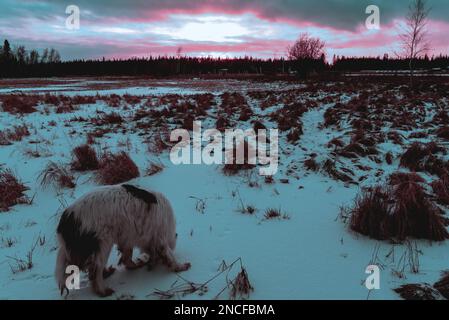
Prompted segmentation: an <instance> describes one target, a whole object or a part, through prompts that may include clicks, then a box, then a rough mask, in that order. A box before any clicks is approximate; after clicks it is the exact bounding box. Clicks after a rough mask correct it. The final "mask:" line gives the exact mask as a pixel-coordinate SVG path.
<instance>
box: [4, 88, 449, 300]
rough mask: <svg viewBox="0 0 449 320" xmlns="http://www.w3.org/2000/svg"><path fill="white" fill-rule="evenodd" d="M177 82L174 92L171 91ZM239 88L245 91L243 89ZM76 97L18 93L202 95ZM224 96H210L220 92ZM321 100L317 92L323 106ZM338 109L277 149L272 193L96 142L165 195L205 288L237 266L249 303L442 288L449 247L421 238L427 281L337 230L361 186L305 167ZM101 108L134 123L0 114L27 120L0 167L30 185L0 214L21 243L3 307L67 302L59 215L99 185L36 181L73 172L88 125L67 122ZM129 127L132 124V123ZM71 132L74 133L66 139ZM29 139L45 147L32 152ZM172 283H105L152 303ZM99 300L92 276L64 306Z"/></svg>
mask: <svg viewBox="0 0 449 320" xmlns="http://www.w3.org/2000/svg"><path fill="white" fill-rule="evenodd" d="M172 84H175V85H176V82H174V83H172ZM244 86H245V88H247V90H249V89H250V87H249V85H248V84H245V85H244ZM258 86H259V87H260V85H258ZM267 86H269V87H270V88H271V89H272V88H275V89H278V90H280V88H282V85H280V84H278V83H273V84H267ZM223 87H226V85H223ZM242 87H243V85H242ZM259 87H258V88H259ZM16 89H17V88H16ZM16 89H15V90H16ZM75 89H76V90H75ZM77 89H78V84H74V85H73V86H72V85H67V84H64V85H61V86H55V85H50V86H47V87H37V88H28V89H23V90H22V91H27V92H31V91H35V90H36V91H42V90H45V91H47V92H57V93H63V94H66V95H96V94H97V92H98V93H99V94H101V95H109V94H112V93H114V94H119V95H123V94H126V93H127V94H132V95H165V94H171V93H178V94H179V93H181V94H185V95H189V94H194V93H201V92H207V91H206V90H198V89H197V88H195V87H193V86H192V88H191V89H189V88H185V87H184V86H183V87H176V86H165V87H164V86H161V87H134V86H130V87H125V88H121V89H107V90H77ZM8 90H10V89H0V92H2V93H5V92H10V91H8ZM219 93H220V91H218V92H214V94H216V95H218V94H219ZM322 95H323V94H322V93H321V94H319V95H318V97H317V98H320V97H322ZM350 98H351V97H350V96H346V95H342V96H341V97H340V99H341V101H347V100H349V99H350ZM217 99H219V98H218V97H217ZM249 101H251V99H249ZM252 105H253V108H254V109H255V113H256V114H257V115H258V116H260V117H263V116H265V115H267V114H269V113H270V112H271V111H273V110H276V109H277V108H279V107H280V106H272V107H270V108H267V109H265V110H263V111H262V110H260V109H257V107H255V103H252ZM333 105H334V103H330V104H320V105H319V106H318V108H316V109H312V110H310V111H308V112H307V113H305V114H304V115H303V118H302V121H303V124H304V134H303V136H302V137H301V139H300V142H299V147H298V146H293V145H281V150H282V151H283V152H281V154H282V155H281V161H280V170H279V172H278V174H277V175H276V176H275V177H274V178H275V181H276V183H274V184H265V183H264V179H263V177H260V176H258V175H257V174H252V175H247V174H243V175H241V176H235V177H228V176H224V175H223V173H222V172H221V170H220V169H221V167H220V166H216V165H215V166H206V165H180V166H174V165H173V164H171V162H170V160H169V156H168V153H167V152H165V153H163V154H161V155H154V154H149V152H148V150H147V147H146V145H145V144H144V143H143V141H142V137H141V136H139V135H138V134H137V133H136V132H131V131H128V133H126V134H123V133H122V132H121V131H120V130H119V131H117V133H108V134H107V135H106V136H105V137H104V138H102V139H99V141H101V144H100V145H97V146H96V147H97V148H105V147H106V146H107V147H108V148H110V149H111V150H126V151H127V152H129V153H130V155H131V158H132V159H133V160H134V161H135V162H136V164H137V165H138V167H139V168H140V170H141V173H142V174H141V177H140V178H137V179H134V180H133V181H131V183H135V184H138V185H140V186H142V187H147V188H150V189H155V190H158V191H160V192H162V193H164V194H166V195H167V197H168V198H169V199H170V201H171V202H172V205H173V208H174V211H175V214H176V216H177V225H178V231H177V232H178V244H177V248H176V255H177V257H178V259H179V260H180V261H182V262H183V261H189V262H191V263H192V268H191V269H190V270H189V271H187V272H185V273H182V274H181V276H182V277H184V278H186V279H189V280H190V281H193V282H195V283H203V282H206V281H207V280H209V279H211V278H212V277H214V276H215V275H216V274H217V273H218V271H219V267H220V265H221V264H222V262H223V261H225V262H226V263H227V264H229V263H231V262H232V261H234V260H235V259H237V258H239V257H241V258H242V262H243V265H244V267H245V268H246V270H247V272H248V274H249V279H250V281H251V283H252V285H253V287H254V288H255V290H254V292H253V293H252V294H251V295H250V298H251V299H362V300H363V299H367V298H368V297H369V299H398V296H397V294H396V293H394V292H393V291H392V288H396V287H398V286H399V285H401V284H405V283H410V282H429V283H433V282H434V281H436V280H438V278H439V276H440V272H441V271H442V270H444V269H445V268H447V267H448V266H447V257H448V252H449V246H448V243H447V242H444V243H441V244H435V243H433V244H430V243H429V242H426V241H417V242H416V243H417V245H418V247H419V250H421V251H422V255H420V273H419V274H413V273H411V272H409V267H408V266H407V265H406V264H405V262H401V259H400V257H401V256H402V255H404V254H406V253H407V247H406V246H404V245H399V244H391V243H388V242H379V241H375V240H371V239H368V238H366V237H363V236H358V235H356V234H354V233H352V232H350V231H349V230H348V228H347V226H346V225H345V224H344V223H342V221H341V219H339V217H338V216H339V212H340V208H341V207H342V206H348V205H350V204H351V203H352V201H353V199H354V198H355V196H356V195H357V194H358V193H359V191H360V188H361V186H355V185H346V184H344V183H342V182H338V181H335V180H333V179H331V178H330V177H328V176H326V175H325V174H323V173H322V172H316V173H314V172H307V171H306V170H305V169H304V168H303V165H302V162H303V161H304V160H305V159H307V158H308V155H310V153H312V152H314V153H317V154H318V159H320V160H322V159H324V158H325V157H326V154H327V153H328V148H327V147H326V144H327V143H328V142H329V140H331V139H332V138H334V137H339V136H340V135H342V132H337V131H335V130H332V129H330V128H326V129H322V128H319V125H320V124H321V122H322V121H323V115H324V112H325V111H326V109H327V108H329V107H331V106H333ZM41 110H43V106H42V107H41ZM96 110H100V111H112V110H113V111H118V112H120V113H122V114H123V115H125V116H127V117H128V116H129V115H130V114H131V112H132V110H131V111H130V110H124V109H123V108H120V109H113V108H111V107H108V106H106V105H105V104H104V103H102V102H100V101H99V102H97V103H96V104H94V105H83V106H81V107H80V109H79V110H77V111H74V112H73V113H63V114H56V113H54V112H50V113H49V114H45V113H44V112H36V113H32V114H29V115H25V116H17V115H11V114H8V113H5V112H1V113H0V128H1V130H4V129H7V128H11V127H12V126H13V125H15V124H22V123H26V124H27V125H28V126H29V128H30V132H31V136H30V137H25V138H24V140H23V141H21V142H15V143H14V144H13V145H9V146H1V147H0V150H1V152H0V164H1V167H3V168H11V169H12V170H13V171H14V172H15V173H16V174H17V175H18V176H19V177H20V178H21V179H22V181H23V182H24V183H25V184H26V185H27V186H29V187H30V190H29V191H28V192H27V194H28V195H29V196H30V197H32V198H33V202H32V204H31V205H16V206H14V207H13V208H12V209H11V211H9V212H5V213H0V239H6V238H12V239H15V240H16V241H17V242H16V243H15V244H14V245H13V246H12V247H9V248H8V247H1V248H0V299H61V297H60V295H59V291H58V289H57V286H56V283H55V280H54V278H53V270H54V265H55V258H56V257H55V254H56V246H57V242H56V239H55V238H56V237H55V229H56V225H57V223H58V214H59V213H60V212H61V209H62V208H63V207H65V206H66V205H67V204H69V203H71V202H72V201H74V200H75V199H76V198H77V197H79V196H81V195H82V194H84V193H86V192H88V191H89V190H91V189H92V188H94V187H95V186H96V183H95V180H94V179H93V174H92V173H86V174H76V177H77V186H76V188H75V189H74V190H62V191H57V190H56V189H54V188H52V187H48V188H43V187H42V186H40V184H39V181H38V176H39V173H40V172H41V170H42V169H43V168H44V167H45V166H46V164H47V163H48V161H50V160H52V161H56V162H62V163H66V164H67V163H70V159H71V155H70V152H71V150H72V149H73V148H74V147H75V146H77V145H79V144H81V143H84V141H85V135H84V134H85V133H86V130H87V127H85V126H86V124H84V123H79V122H70V125H71V126H66V125H65V121H66V120H69V119H72V118H73V117H74V116H83V117H86V118H88V117H90V116H93V115H94V114H95V111H96ZM52 120H55V121H56V124H57V125H56V126H55V127H52V126H49V125H48V123H49V122H50V121H52ZM127 125H129V126H132V124H131V123H128V124H127ZM73 130H75V132H76V134H74V135H72V134H69V133H70V132H72V131H73ZM125 139H129V141H130V142H131V146H130V149H127V147H125V146H123V145H122V144H120V143H119V142H121V141H124V140H125ZM30 140H37V141H38V142H39V143H38V144H30V143H29V142H30ZM284 141H285V140H284ZM379 148H380V149H381V150H382V151H383V152H386V151H389V150H393V151H394V152H399V151H400V150H399V149H397V150H395V148H398V147H397V146H396V145H393V144H390V143H388V142H387V143H384V144H380V145H379ZM27 149H32V150H37V151H39V152H40V153H41V154H42V156H41V157H39V158H30V157H29V156H28V155H27V154H26V150H27ZM152 160H156V161H161V162H162V163H163V164H164V166H165V168H164V170H163V171H162V172H161V173H159V174H156V175H154V176H150V177H148V176H143V173H144V170H145V168H147V166H148V163H149V162H150V161H152ZM342 161H346V160H342ZM348 162H349V161H348ZM371 165H372V163H371ZM290 166H296V168H297V170H296V172H295V174H293V175H287V169H288V168H289V167H290ZM380 167H382V169H383V170H384V171H385V175H384V176H383V177H379V178H376V177H374V175H371V176H370V177H369V178H368V179H367V180H366V181H365V182H364V184H366V185H372V184H374V183H376V182H379V181H382V179H384V177H385V176H387V175H388V174H389V173H391V172H394V171H395V169H396V168H397V160H396V163H394V164H393V165H392V166H386V165H385V164H380V165H378V167H377V168H380ZM377 168H374V169H373V170H376V169H377ZM373 172H375V171H373ZM281 178H288V179H289V183H288V184H283V183H280V182H279V179H281ZM249 180H251V181H253V182H254V181H257V183H258V186H257V187H249V186H248V181H249ZM198 199H201V200H202V201H203V203H204V204H205V208H204V212H199V210H197V209H196V205H197V201H198ZM242 202H243V203H244V204H245V205H253V206H255V207H256V209H257V211H256V213H255V214H254V215H248V214H242V213H241V212H239V207H240V206H241V203H242ZM268 208H280V209H281V210H282V212H285V213H286V214H288V216H289V219H285V220H284V219H279V220H265V219H264V218H263V215H264V211H265V210H266V209H268ZM39 237H40V238H41V239H43V237H45V243H44V244H43V245H40V244H38V245H37V246H36V249H35V251H34V255H33V263H34V265H33V268H31V269H30V270H26V271H23V272H19V273H15V274H14V273H12V272H11V270H10V265H13V264H14V259H13V258H14V257H17V258H24V257H25V256H26V254H27V252H28V250H29V249H30V248H31V247H32V245H33V244H34V243H35V242H36V241H37V239H38V238H39ZM377 250H378V253H377V257H378V260H376V261H374V262H378V263H382V266H383V269H382V272H381V289H380V290H374V291H371V292H369V291H368V290H367V289H366V288H365V286H364V281H365V279H366V277H367V276H368V275H367V274H365V268H366V267H367V266H368V265H369V264H371V263H372V262H373V261H372V260H373V256H376V254H375V252H376V251H377ZM391 250H394V254H393V255H392V256H390V257H389V258H387V257H386V255H387V254H388V253H389V252H390V251H391ZM136 254H137V253H135V255H136ZM117 261H118V257H117V252H116V250H114V251H113V254H112V255H111V257H110V263H111V264H114V265H115V264H117ZM404 266H405V273H404V275H405V276H406V278H399V277H397V276H396V275H395V274H394V272H393V271H395V270H399V269H402V268H403V267H404ZM238 271H239V270H238V268H233V269H232V270H231V274H232V275H234V276H235V274H236V272H238ZM175 281H181V280H180V279H178V277H177V276H176V274H173V273H169V272H168V271H167V270H165V269H164V268H163V267H158V268H157V269H155V270H152V271H147V270H146V269H141V270H137V271H126V270H124V269H120V268H119V269H118V270H117V271H116V273H115V274H114V275H113V276H112V277H111V278H109V279H108V280H107V283H108V285H109V286H111V287H112V288H113V289H115V291H116V293H115V294H114V295H113V296H112V297H110V299H117V298H126V297H131V298H134V299H155V298H156V297H155V296H152V295H151V293H152V292H153V291H154V290H155V289H161V290H167V289H169V288H170V287H171V286H172V285H173V283H174V282H175ZM225 285H226V281H225V277H224V275H221V276H219V277H218V278H216V279H214V280H213V281H211V282H210V283H209V284H208V291H207V292H206V293H205V294H204V295H198V294H195V293H193V294H190V295H186V296H185V297H184V298H186V299H211V298H214V297H215V296H216V295H217V294H218V293H219V292H220V291H221V290H222V289H223V288H224V286H225ZM228 297H229V292H228V291H224V292H223V293H222V294H221V295H220V298H222V299H227V298H228ZM94 298H96V296H95V295H94V294H93V293H92V292H91V291H90V289H89V287H88V281H87V278H86V277H85V276H84V277H83V281H82V288H81V289H80V290H77V291H72V292H71V294H70V295H69V296H68V299H94ZM179 298H183V297H179Z"/></svg>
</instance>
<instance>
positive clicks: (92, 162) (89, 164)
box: [72, 144, 100, 171]
mask: <svg viewBox="0 0 449 320" xmlns="http://www.w3.org/2000/svg"><path fill="white" fill-rule="evenodd" d="M72 154H73V161H72V169H73V170H76V171H89V170H96V169H98V168H99V166H100V162H99V160H98V157H97V153H96V152H95V150H94V149H93V148H92V147H91V146H90V145H88V144H83V145H81V146H78V147H76V148H75V149H73V151H72Z"/></svg>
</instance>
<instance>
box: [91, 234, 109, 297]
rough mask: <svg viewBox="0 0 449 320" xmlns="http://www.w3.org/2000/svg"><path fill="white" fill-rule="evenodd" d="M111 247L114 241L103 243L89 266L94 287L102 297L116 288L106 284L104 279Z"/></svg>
mask: <svg viewBox="0 0 449 320" xmlns="http://www.w3.org/2000/svg"><path fill="white" fill-rule="evenodd" d="M111 249H112V243H102V244H101V246H100V251H99V252H98V253H96V254H95V255H94V257H93V259H92V266H91V268H89V278H90V279H91V281H92V289H93V291H94V292H95V293H96V294H97V295H99V296H100V297H108V296H110V295H112V294H113V293H114V290H112V289H111V288H107V287H106V286H105V284H104V279H103V271H104V270H105V267H106V263H107V262H108V258H109V254H110V253H111Z"/></svg>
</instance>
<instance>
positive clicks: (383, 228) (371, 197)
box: [350, 174, 449, 241]
mask: <svg viewBox="0 0 449 320" xmlns="http://www.w3.org/2000/svg"><path fill="white" fill-rule="evenodd" d="M421 181H422V180H421V178H420V177H419V176H417V175H416V174H401V175H398V174H396V175H393V176H392V177H391V178H390V183H391V184H392V186H389V185H387V186H376V187H374V188H371V189H368V190H366V191H364V192H363V193H362V194H361V195H359V196H358V197H357V198H356V200H355V204H354V207H353V208H352V210H351V221H350V228H351V229H352V230H353V231H355V232H358V233H361V234H363V235H366V236H369V237H371V238H374V239H378V240H386V239H395V240H398V241H404V240H406V239H408V238H416V239H428V240H434V241H443V240H445V239H448V238H449V233H448V231H447V230H446V227H445V223H444V218H443V217H442V214H443V212H442V211H441V210H440V209H439V208H438V207H437V206H436V205H435V204H434V203H433V202H432V201H430V200H429V196H428V195H427V194H426V192H425V190H424V188H423V187H422V186H421V185H420V184H419V182H421Z"/></svg>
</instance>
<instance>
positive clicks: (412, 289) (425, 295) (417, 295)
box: [393, 284, 439, 300]
mask: <svg viewBox="0 0 449 320" xmlns="http://www.w3.org/2000/svg"><path fill="white" fill-rule="evenodd" d="M393 290H394V292H396V293H398V294H399V295H400V296H401V298H402V299H404V300H436V299H437V297H438V296H439V294H438V292H437V291H436V290H435V289H433V288H432V287H431V286H430V285H428V284H406V285H403V286H400V287H399V288H396V289H393Z"/></svg>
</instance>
